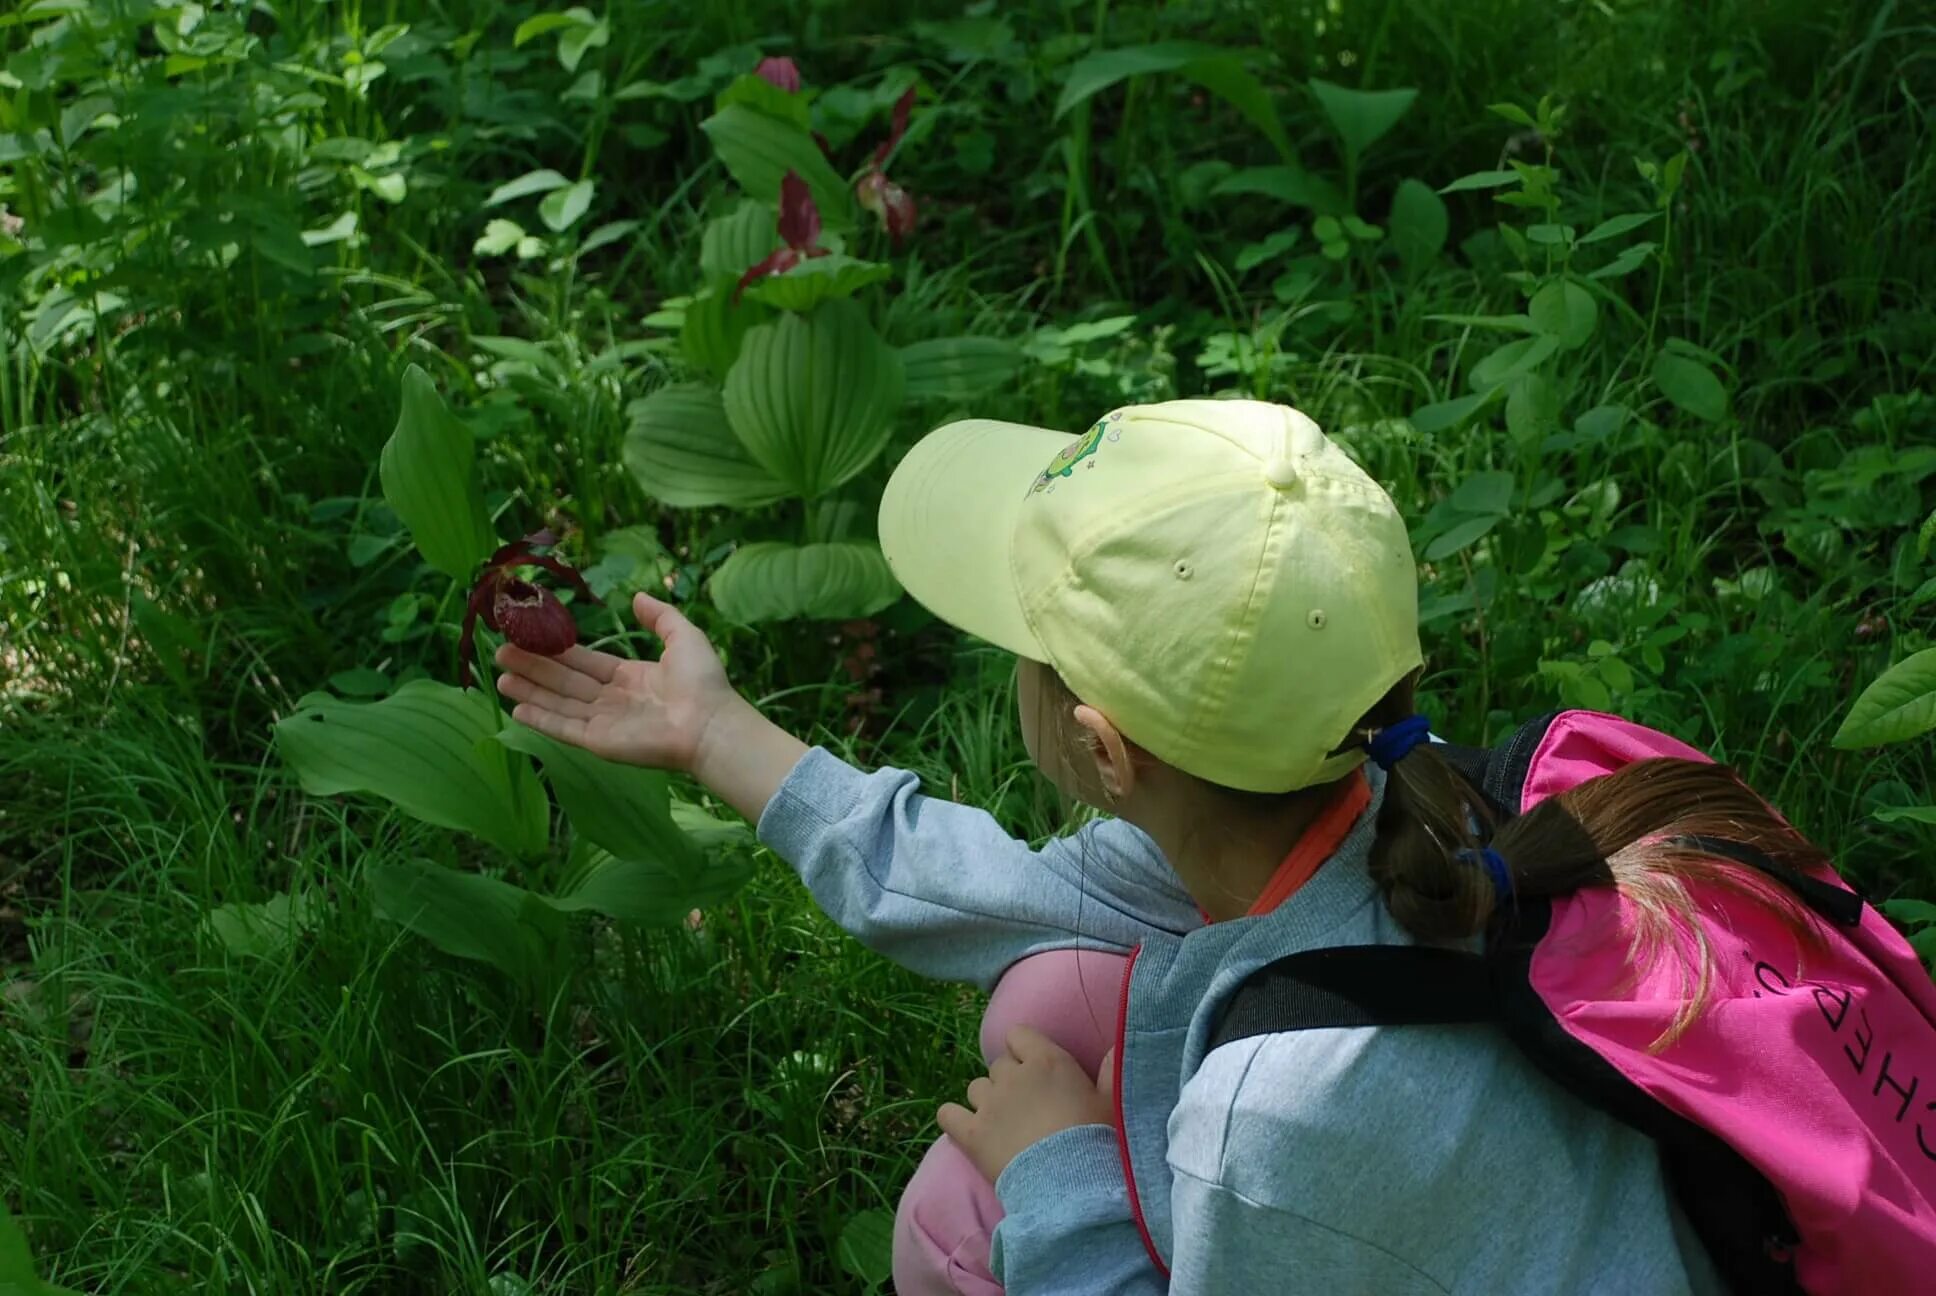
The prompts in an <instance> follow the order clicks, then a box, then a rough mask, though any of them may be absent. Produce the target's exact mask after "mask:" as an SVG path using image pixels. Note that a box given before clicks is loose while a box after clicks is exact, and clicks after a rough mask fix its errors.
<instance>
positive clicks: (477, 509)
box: [378, 365, 497, 581]
mask: <svg viewBox="0 0 1936 1296" xmlns="http://www.w3.org/2000/svg"><path fill="white" fill-rule="evenodd" d="M475 457H476V447H475V443H474V442H473V440H472V438H471V434H470V430H469V429H468V428H466V427H465V426H464V425H463V424H462V423H459V422H458V421H457V420H456V418H454V417H453V416H452V415H451V412H450V411H449V410H447V409H445V408H444V402H443V399H442V398H441V397H439V396H438V395H437V388H436V386H435V385H434V384H433V383H432V382H431V381H430V375H429V374H427V373H425V372H424V371H423V370H422V369H420V368H418V367H417V366H416V365H411V366H410V367H409V368H408V369H406V370H404V374H403V409H402V412H401V413H399V414H398V415H397V428H396V431H395V432H393V433H391V434H390V440H389V441H388V442H387V443H385V445H384V447H383V456H382V458H381V460H379V462H378V476H379V477H380V478H381V480H382V482H383V498H384V499H385V501H387V502H388V503H389V505H390V507H391V508H392V509H395V510H396V514H397V516H398V517H400V518H402V519H403V523H404V525H405V526H407V527H409V528H410V538H411V539H412V540H414V541H415V542H416V545H417V550H418V552H420V553H421V554H423V556H424V560H425V561H426V562H428V563H429V564H430V565H431V566H432V567H435V568H436V569H437V570H438V571H440V572H442V573H444V575H446V576H449V577H451V578H452V579H454V580H460V581H467V580H469V579H470V577H471V575H472V573H473V572H475V571H476V570H477V566H478V564H479V563H481V562H483V561H484V560H485V559H486V558H488V557H489V556H490V555H491V551H492V550H494V549H496V548H497V536H496V535H495V534H493V533H492V531H491V520H490V517H489V516H488V515H487V514H486V513H485V511H484V493H483V491H481V490H480V489H479V488H478V484H477V476H476V474H475V473H474V472H473V471H472V464H473V460H474V459H475Z"/></svg>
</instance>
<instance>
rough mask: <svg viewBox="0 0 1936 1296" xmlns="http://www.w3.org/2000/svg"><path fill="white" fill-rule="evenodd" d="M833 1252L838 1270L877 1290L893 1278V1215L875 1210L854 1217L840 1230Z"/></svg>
mask: <svg viewBox="0 0 1936 1296" xmlns="http://www.w3.org/2000/svg"><path fill="white" fill-rule="evenodd" d="M835 1252H836V1254H837V1256H838V1257H839V1260H840V1267H841V1268H842V1269H845V1270H846V1271H847V1272H848V1273H850V1274H852V1275H853V1276H854V1277H856V1278H858V1279H860V1280H861V1281H862V1282H863V1283H865V1284H867V1286H868V1287H869V1289H870V1290H871V1289H876V1288H879V1287H881V1286H882V1285H883V1284H885V1283H886V1282H887V1280H888V1279H889V1278H891V1277H893V1275H894V1212H892V1211H890V1210H886V1209H883V1208H881V1207H878V1206H876V1207H873V1208H871V1209H868V1210H864V1211H860V1212H859V1213H857V1214H855V1215H854V1216H853V1218H851V1219H849V1220H848V1221H847V1223H846V1224H845V1225H844V1226H843V1227H842V1228H841V1230H840V1242H839V1245H838V1246H837V1247H836V1248H835Z"/></svg>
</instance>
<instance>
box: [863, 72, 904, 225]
mask: <svg viewBox="0 0 1936 1296" xmlns="http://www.w3.org/2000/svg"><path fill="white" fill-rule="evenodd" d="M913 111H914V87H913V86H909V87H908V88H907V90H906V91H905V92H904V93H903V94H902V95H901V97H900V98H899V99H896V100H895V101H894V124H893V127H892V129H890V130H889V132H888V136H887V138H886V139H885V140H883V141H882V142H881V146H880V147H879V148H877V149H875V150H874V157H873V159H872V161H871V162H870V163H869V164H868V167H867V173H866V174H865V175H863V176H861V178H860V179H859V180H857V181H856V182H855V183H854V198H855V200H856V201H857V202H859V203H860V205H861V206H862V207H865V208H866V209H867V210H868V211H871V212H873V213H874V214H875V215H876V216H878V217H880V218H881V224H882V225H884V226H886V227H887V236H888V237H889V238H891V239H893V240H894V246H895V247H899V246H901V240H902V239H904V238H906V237H907V236H908V235H909V234H911V233H913V231H914V219H915V215H916V211H915V206H914V196H913V195H912V194H910V193H908V191H907V190H905V189H903V188H902V187H901V186H900V185H897V184H895V183H894V182H893V181H892V180H890V179H888V178H887V172H885V171H883V170H881V166H882V164H883V163H885V162H886V161H887V158H888V155H889V154H890V153H892V152H893V151H894V150H895V148H897V147H898V146H899V145H900V143H901V137H902V136H903V135H906V134H907V128H908V115H909V114H910V113H912V112H913Z"/></svg>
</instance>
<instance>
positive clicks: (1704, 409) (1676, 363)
mask: <svg viewBox="0 0 1936 1296" xmlns="http://www.w3.org/2000/svg"><path fill="white" fill-rule="evenodd" d="M1654 385H1655V386H1656V387H1659V388H1660V393H1661V395H1663V396H1665V397H1666V398H1667V399H1668V400H1670V401H1672V402H1674V404H1676V405H1678V406H1679V407H1680V408H1681V409H1684V410H1686V411H1687V412H1688V413H1689V414H1692V415H1693V416H1694V417H1695V418H1698V419H1701V420H1702V421H1704V422H1708V423H1718V422H1720V421H1721V419H1723V418H1724V417H1726V415H1727V412H1728V391H1727V388H1725V387H1723V386H1722V385H1721V380H1720V379H1719V378H1716V377H1715V376H1714V371H1713V370H1712V369H1709V368H1708V367H1707V366H1706V365H1704V364H1702V363H1701V362H1700V361H1699V360H1690V359H1689V358H1688V357H1686V356H1684V355H1675V354H1674V353H1673V352H1671V351H1662V352H1661V353H1660V354H1659V355H1657V356H1655V357H1654Z"/></svg>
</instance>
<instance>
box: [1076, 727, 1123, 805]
mask: <svg viewBox="0 0 1936 1296" xmlns="http://www.w3.org/2000/svg"><path fill="white" fill-rule="evenodd" d="M1075 720H1076V724H1077V726H1078V727H1080V728H1081V730H1082V745H1083V746H1084V747H1086V748H1088V750H1089V754H1090V756H1091V757H1093V758H1094V760H1095V762H1096V781H1097V782H1098V783H1100V784H1101V785H1102V790H1103V791H1104V792H1105V793H1106V794H1107V795H1108V797H1109V799H1110V800H1111V801H1120V800H1122V799H1123V798H1124V797H1126V796H1128V795H1129V794H1130V792H1131V791H1133V790H1134V789H1135V787H1136V761H1135V759H1134V757H1133V755H1132V749H1131V748H1130V745H1129V740H1128V739H1126V738H1124V737H1123V732H1122V730H1120V729H1118V728H1117V727H1116V726H1115V725H1113V724H1111V723H1109V718H1108V717H1107V716H1105V715H1103V713H1102V712H1100V711H1098V710H1096V708H1094V707H1092V706H1088V705H1084V704H1078V705H1077V707H1076V709H1075Z"/></svg>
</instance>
